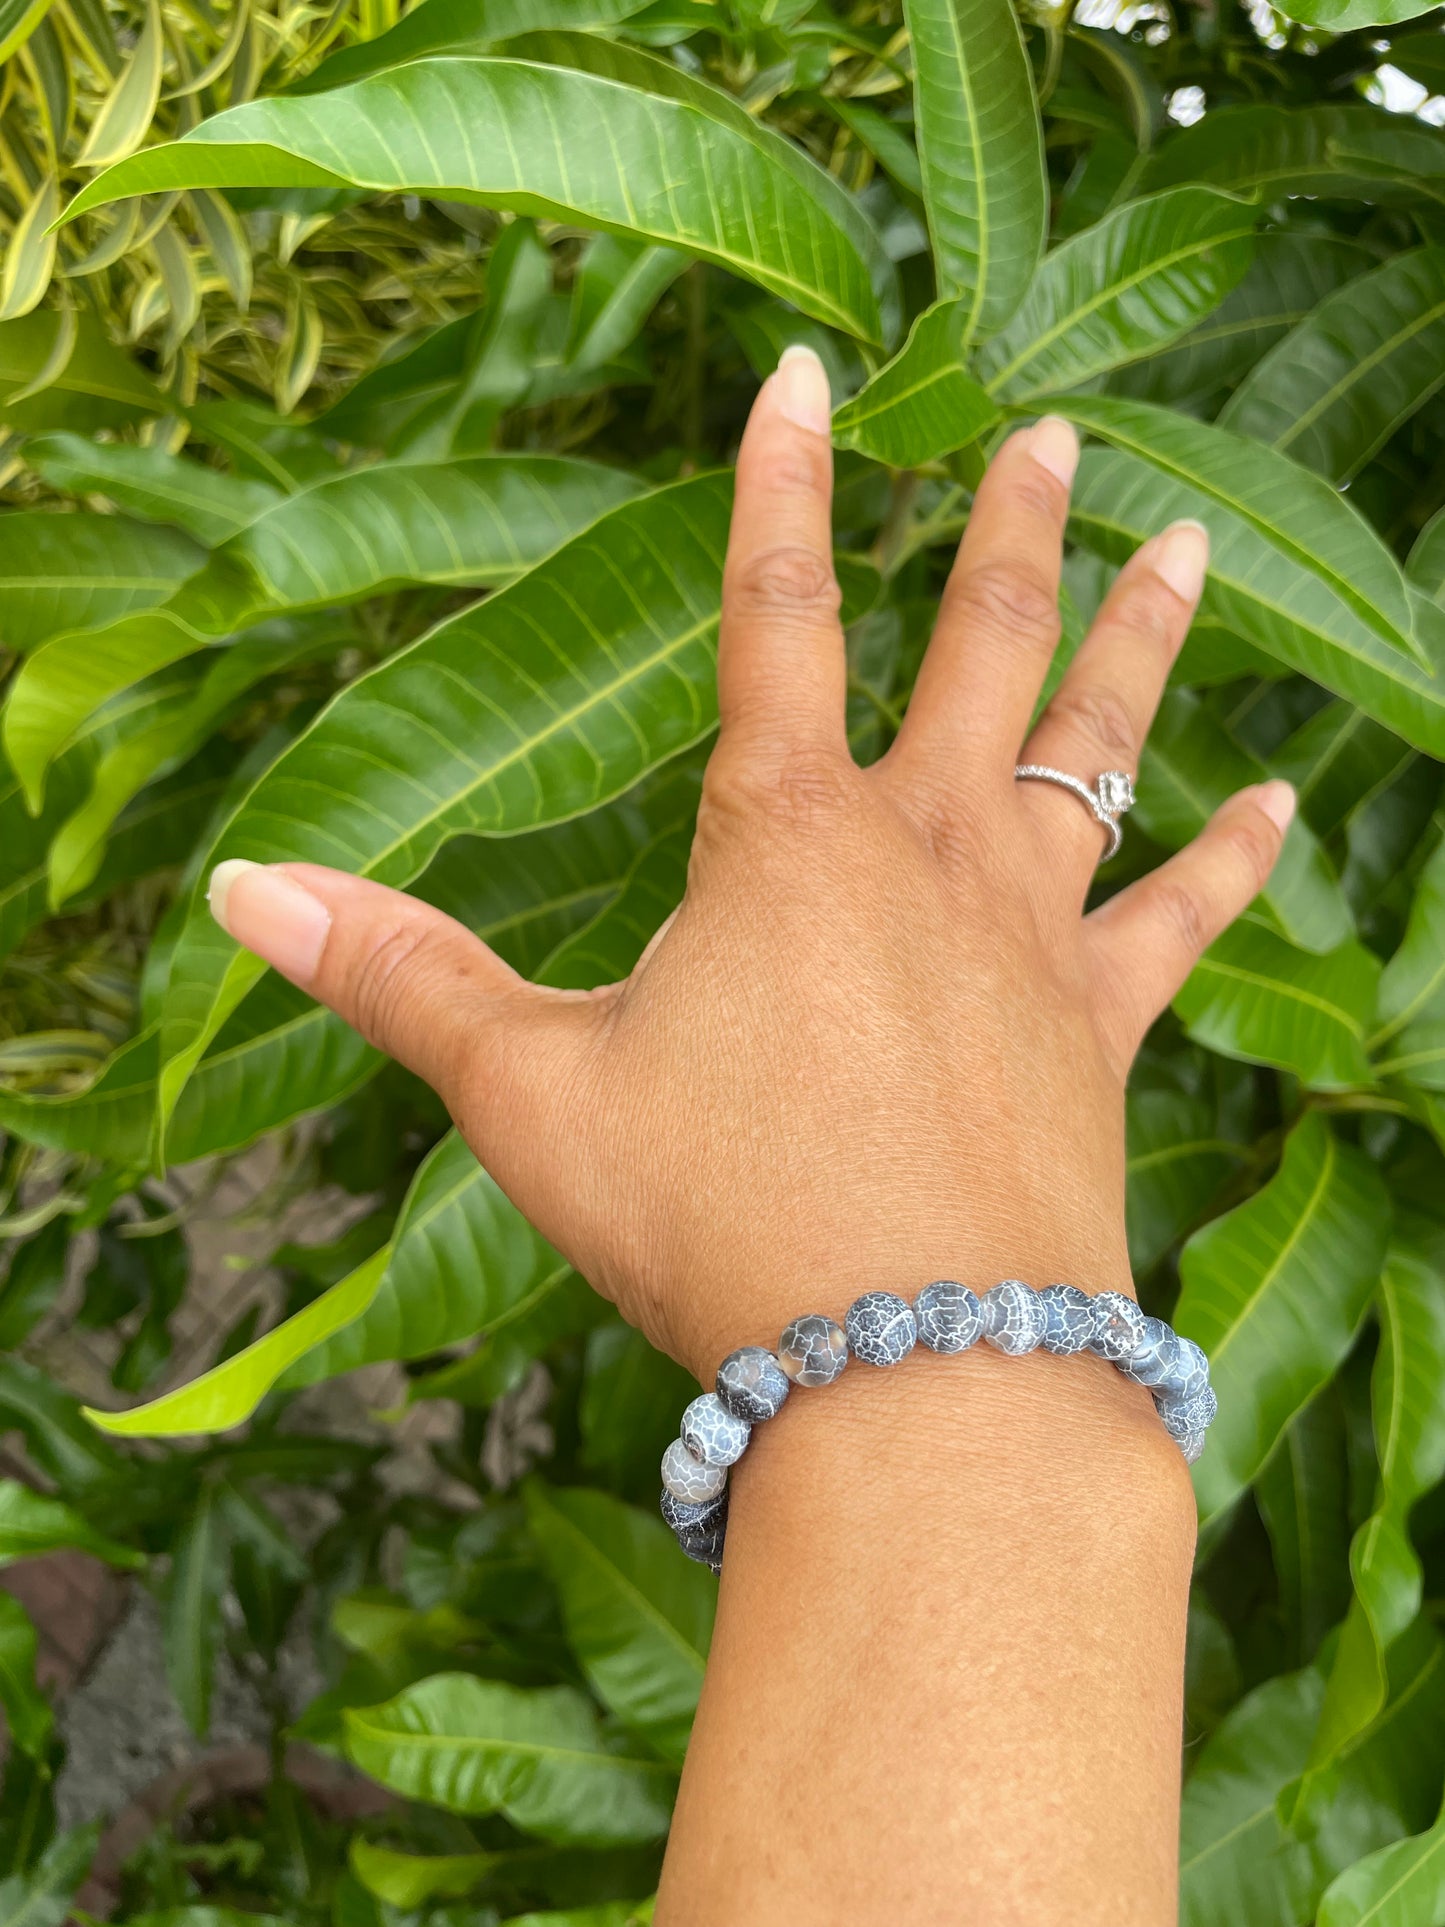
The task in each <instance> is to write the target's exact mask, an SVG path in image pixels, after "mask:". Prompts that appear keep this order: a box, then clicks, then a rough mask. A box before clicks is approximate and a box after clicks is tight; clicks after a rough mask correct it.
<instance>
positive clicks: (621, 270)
mask: <svg viewBox="0 0 1445 1927" xmlns="http://www.w3.org/2000/svg"><path fill="white" fill-rule="evenodd" d="M686 266H687V256H686V255H685V254H684V253H683V252H682V250H681V249H680V248H651V247H643V246H640V245H639V244H638V243H637V242H636V241H623V240H619V239H618V237H617V236H616V235H615V234H598V235H594V237H593V239H592V240H591V241H590V242H589V243H588V247H587V252H586V253H585V254H584V255H583V257H582V265H581V267H580V268H579V269H578V272H577V279H576V281H575V282H574V283H573V286H572V306H571V308H570V310H569V312H568V316H567V348H566V362H567V365H568V367H570V368H578V369H586V368H600V367H601V366H602V365H603V364H604V363H605V362H608V361H611V360H612V359H613V357H614V356H615V355H619V354H621V353H622V351H623V349H624V348H627V347H628V346H630V344H631V343H632V342H633V341H634V340H635V339H636V338H637V334H638V332H639V330H640V329H641V327H642V324H643V322H644V321H646V319H647V317H648V315H649V314H650V313H651V312H652V309H653V308H654V306H655V305H656V303H657V301H658V300H659V298H660V297H661V295H662V294H663V293H664V292H665V291H666V290H667V289H668V288H670V287H671V286H672V284H673V282H674V281H675V280H676V279H677V277H678V276H679V275H680V274H681V273H682V271H683V269H684V268H685V267H686Z"/></svg>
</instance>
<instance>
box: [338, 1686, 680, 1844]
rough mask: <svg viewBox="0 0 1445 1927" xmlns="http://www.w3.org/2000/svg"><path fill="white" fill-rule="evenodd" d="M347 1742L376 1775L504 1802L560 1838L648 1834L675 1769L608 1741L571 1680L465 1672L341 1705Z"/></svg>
mask: <svg viewBox="0 0 1445 1927" xmlns="http://www.w3.org/2000/svg"><path fill="white" fill-rule="evenodd" d="M342 1720H343V1723H344V1729H345V1736H346V1753H347V1757H348V1758H349V1759H350V1760H351V1761H352V1763H353V1765H355V1766H358V1767H360V1768H361V1770H362V1772H363V1773H365V1774H367V1775H368V1776H369V1777H370V1778H371V1779H373V1780H378V1781H379V1782H380V1783H381V1784H382V1785H383V1786H385V1787H389V1788H390V1789H391V1790H392V1792H394V1793H400V1794H402V1795H403V1796H404V1797H405V1798H407V1799H413V1800H423V1801H426V1802H427V1803H428V1804H429V1805H432V1806H440V1807H445V1808H447V1809H448V1810H449V1811H450V1812H453V1813H468V1814H486V1813H498V1812H500V1813H502V1814H505V1816H506V1817H507V1819H509V1820H510V1821H511V1822H512V1824H513V1826H516V1827H519V1828H520V1829H521V1830H522V1831H523V1832H524V1833H532V1834H536V1835H538V1836H539V1837H540V1838H542V1839H544V1840H552V1841H556V1842H557V1843H558V1844H561V1845H576V1846H609V1845H621V1844H624V1843H626V1842H629V1841H643V1840H655V1839H657V1838H658V1837H659V1836H660V1835H661V1834H662V1833H663V1832H665V1831H666V1828H667V1822H668V1812H669V1808H670V1806H671V1798H672V1789H673V1774H672V1771H671V1769H670V1768H668V1767H666V1766H663V1765H661V1764H659V1763H658V1762H657V1761H654V1760H649V1759H644V1758H639V1757H632V1756H629V1755H627V1754H624V1753H620V1752H609V1751H607V1750H605V1748H604V1745H603V1740H602V1733H601V1729H600V1727H599V1726H598V1723H597V1717H596V1714H595V1713H594V1712H593V1710H592V1707H591V1706H590V1705H589V1703H588V1702H587V1701H586V1700H585V1699H583V1697H582V1695H581V1694H580V1693H576V1692H573V1691H572V1689H571V1688H570V1687H566V1686H555V1687H543V1688H539V1689H535V1690H526V1689H523V1688H521V1687H516V1686H507V1685H504V1684H502V1683H501V1682H500V1681H496V1680H481V1679H474V1678H472V1677H471V1676H470V1675H468V1674H463V1673H451V1674H447V1673H442V1674H438V1675H437V1676H436V1677H435V1678H432V1679H426V1680H422V1681H421V1682H420V1683H419V1684H417V1685H415V1686H411V1687H408V1688H407V1689H406V1691H405V1692H403V1693H399V1694H398V1695H397V1697H396V1698H395V1699H393V1700H390V1701H388V1702H387V1703H386V1704H385V1705H384V1706H373V1707H368V1708H364V1709H360V1710H358V1709H356V1708H348V1709H347V1710H346V1711H345V1712H344V1713H343V1715H342Z"/></svg>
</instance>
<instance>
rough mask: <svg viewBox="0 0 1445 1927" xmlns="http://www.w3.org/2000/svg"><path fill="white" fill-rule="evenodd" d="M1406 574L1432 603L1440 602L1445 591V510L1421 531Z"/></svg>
mask: <svg viewBox="0 0 1445 1927" xmlns="http://www.w3.org/2000/svg"><path fill="white" fill-rule="evenodd" d="M1405 573H1406V575H1407V576H1408V577H1409V578H1410V580H1411V582H1413V583H1415V584H1416V585H1417V587H1419V588H1420V589H1422V590H1423V591H1424V592H1425V594H1426V595H1427V596H1429V597H1430V598H1431V600H1432V601H1434V602H1438V601H1439V600H1440V595H1441V591H1442V590H1445V509H1440V510H1438V511H1437V512H1436V513H1435V514H1434V515H1432V516H1431V517H1430V520H1429V521H1428V522H1427V523H1426V524H1425V526H1424V528H1423V529H1421V531H1420V533H1419V535H1418V536H1417V537H1416V539H1415V546H1414V547H1413V548H1412V549H1411V551H1410V556H1409V560H1408V561H1407V562H1406V564H1405Z"/></svg>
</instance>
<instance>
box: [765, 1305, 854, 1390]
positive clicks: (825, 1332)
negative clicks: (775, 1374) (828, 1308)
mask: <svg viewBox="0 0 1445 1927" xmlns="http://www.w3.org/2000/svg"><path fill="white" fill-rule="evenodd" d="M778 1363H779V1364H780V1365H781V1366H782V1368H783V1370H784V1371H785V1372H786V1373H787V1374H788V1377H789V1378H790V1379H792V1381H793V1383H794V1384H795V1385H831V1384H832V1383H833V1380H834V1379H835V1378H836V1377H837V1376H838V1374H839V1372H841V1371H842V1369H843V1367H844V1366H845V1365H846V1364H847V1363H848V1334H847V1333H846V1332H845V1331H844V1329H843V1327H842V1326H841V1325H840V1324H839V1323H838V1322H837V1320H836V1319H834V1318H825V1317H824V1315H823V1313H822V1312H820V1311H810V1312H805V1313H804V1315H803V1316H802V1317H801V1318H795V1319H794V1320H793V1322H792V1324H791V1325H789V1326H788V1328H787V1330H786V1331H785V1332H784V1333H783V1335H782V1337H781V1338H780V1339H779V1340H778Z"/></svg>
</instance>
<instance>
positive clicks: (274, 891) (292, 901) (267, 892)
mask: <svg viewBox="0 0 1445 1927" xmlns="http://www.w3.org/2000/svg"><path fill="white" fill-rule="evenodd" d="M206 900H207V902H208V903H209V904H210V906H211V915H212V916H213V917H214V918H215V919H216V922H217V923H218V924H220V926H221V928H222V929H223V930H224V931H225V933H226V935H227V936H228V937H234V938H235V939H236V942H237V943H239V944H244V945H245V947H246V948H247V950H252V951H254V952H255V954H256V955H257V956H258V957H262V958H264V959H265V961H266V962H267V963H268V964H272V965H274V967H275V968H276V969H277V970H279V971H280V972H281V975H282V976H283V977H289V978H290V980H291V981H292V983H298V984H304V983H308V982H309V981H310V979H311V978H312V977H313V976H315V974H316V966H317V965H318V964H319V963H320V961H321V952H322V950H323V949H324V948H325V945H326V937H327V933H328V932H329V930H330V929H331V912H330V911H329V910H328V909H327V908H326V905H325V904H324V903H323V902H322V901H321V899H320V898H319V897H313V896H312V894H311V892H310V891H309V890H307V889H303V888H302V886H301V885H300V884H299V883H297V882H295V881H294V879H293V878H291V877H288V876H284V875H283V874H282V872H281V871H280V870H273V869H271V868H269V867H268V866H267V865H266V864H264V863H252V862H250V861H249V860H248V859H247V858H246V857H241V856H233V857H228V858H227V859H226V861H225V862H224V863H218V864H217V865H216V867H215V869H214V870H212V872H211V881H210V884H209V886H208V887H207V890H206Z"/></svg>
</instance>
